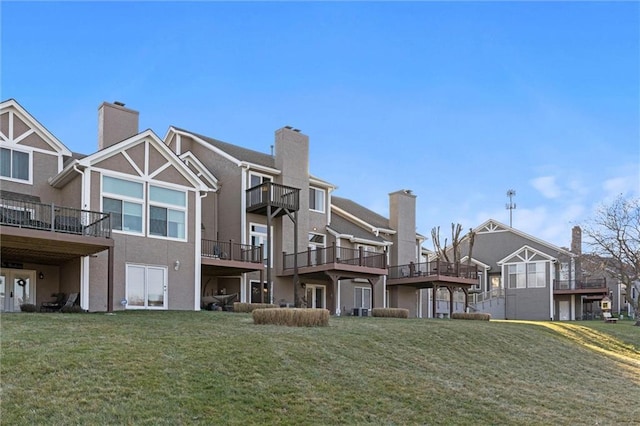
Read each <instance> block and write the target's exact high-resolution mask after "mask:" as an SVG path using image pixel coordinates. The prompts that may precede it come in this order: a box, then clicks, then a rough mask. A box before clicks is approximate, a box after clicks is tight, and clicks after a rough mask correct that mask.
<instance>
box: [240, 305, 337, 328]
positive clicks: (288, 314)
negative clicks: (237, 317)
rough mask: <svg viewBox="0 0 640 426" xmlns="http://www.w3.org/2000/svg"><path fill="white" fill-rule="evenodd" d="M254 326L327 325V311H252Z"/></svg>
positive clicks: (294, 309)
mask: <svg viewBox="0 0 640 426" xmlns="http://www.w3.org/2000/svg"><path fill="white" fill-rule="evenodd" d="M252 315H253V323H254V324H272V325H288V326H292V327H317V326H327V325H329V311H328V310H327V309H311V308H269V309H256V310H254V311H253V314H252Z"/></svg>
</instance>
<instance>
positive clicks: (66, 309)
mask: <svg viewBox="0 0 640 426" xmlns="http://www.w3.org/2000/svg"><path fill="white" fill-rule="evenodd" d="M60 312H62V313H64V314H79V313H81V312H84V310H83V309H82V308H81V307H80V306H79V305H72V306H63V307H62V309H60Z"/></svg>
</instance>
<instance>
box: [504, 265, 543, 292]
mask: <svg viewBox="0 0 640 426" xmlns="http://www.w3.org/2000/svg"><path fill="white" fill-rule="evenodd" d="M507 268H508V275H509V277H508V280H509V281H508V282H509V288H527V287H528V288H540V287H546V285H547V282H546V272H545V263H544V262H535V263H516V264H514V265H508V267H507Z"/></svg>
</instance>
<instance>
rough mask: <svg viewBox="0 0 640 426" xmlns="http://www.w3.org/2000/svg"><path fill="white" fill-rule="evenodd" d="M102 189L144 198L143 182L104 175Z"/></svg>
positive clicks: (111, 192) (126, 195) (112, 192)
mask: <svg viewBox="0 0 640 426" xmlns="http://www.w3.org/2000/svg"><path fill="white" fill-rule="evenodd" d="M102 191H103V192H108V193H110V194H118V195H124V196H125V197H132V198H142V193H143V187H142V184H141V183H138V182H131V181H128V180H124V179H118V178H114V177H110V176H103V177H102Z"/></svg>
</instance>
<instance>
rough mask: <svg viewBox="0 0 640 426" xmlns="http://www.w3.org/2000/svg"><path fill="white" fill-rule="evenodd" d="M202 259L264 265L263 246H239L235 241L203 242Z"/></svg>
mask: <svg viewBox="0 0 640 426" xmlns="http://www.w3.org/2000/svg"><path fill="white" fill-rule="evenodd" d="M201 252H202V257H208V258H211V259H222V260H234V261H240V262H249V263H262V262H264V258H263V254H262V253H263V246H261V245H260V246H252V245H247V244H238V243H234V242H233V241H214V240H205V239H203V240H202V247H201Z"/></svg>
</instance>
